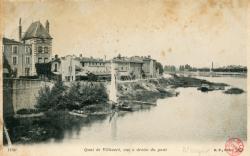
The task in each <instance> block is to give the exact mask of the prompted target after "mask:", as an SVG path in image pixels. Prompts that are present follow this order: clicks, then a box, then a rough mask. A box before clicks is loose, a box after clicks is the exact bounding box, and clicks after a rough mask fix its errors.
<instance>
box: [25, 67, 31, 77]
mask: <svg viewBox="0 0 250 156" xmlns="http://www.w3.org/2000/svg"><path fill="white" fill-rule="evenodd" d="M29 75H30V68H25V76H29Z"/></svg>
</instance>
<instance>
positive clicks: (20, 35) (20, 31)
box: [18, 18, 22, 42]
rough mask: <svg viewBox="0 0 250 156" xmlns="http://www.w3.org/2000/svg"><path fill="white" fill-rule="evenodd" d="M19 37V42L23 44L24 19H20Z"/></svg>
mask: <svg viewBox="0 0 250 156" xmlns="http://www.w3.org/2000/svg"><path fill="white" fill-rule="evenodd" d="M18 32H19V36H18V38H19V41H20V42H21V41H22V19H21V18H20V19H19V31H18Z"/></svg>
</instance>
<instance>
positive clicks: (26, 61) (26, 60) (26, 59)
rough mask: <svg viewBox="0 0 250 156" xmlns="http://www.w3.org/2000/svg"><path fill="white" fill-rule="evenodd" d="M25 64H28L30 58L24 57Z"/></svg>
mask: <svg viewBox="0 0 250 156" xmlns="http://www.w3.org/2000/svg"><path fill="white" fill-rule="evenodd" d="M25 63H26V64H30V57H29V56H26V58H25Z"/></svg>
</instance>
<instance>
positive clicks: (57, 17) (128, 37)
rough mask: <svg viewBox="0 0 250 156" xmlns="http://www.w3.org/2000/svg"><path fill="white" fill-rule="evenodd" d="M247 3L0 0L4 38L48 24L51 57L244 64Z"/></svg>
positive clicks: (233, 0)
mask: <svg viewBox="0 0 250 156" xmlns="http://www.w3.org/2000/svg"><path fill="white" fill-rule="evenodd" d="M247 3H248V0H82V1H76V0H75V1H72V0H71V1H69V0H68V1H65V0H64V1H63V0H53V1H46V0H40V1H32V0H26V1H21V2H20V1H19V2H18V1H15V0H4V1H2V8H3V9H2V15H3V16H2V17H3V20H2V22H3V23H2V24H3V25H2V26H3V35H4V37H8V38H13V39H18V22H19V18H22V29H23V33H24V31H26V30H27V28H28V27H29V25H30V24H31V23H32V22H35V21H39V20H40V22H41V23H43V24H45V21H46V20H49V22H50V34H51V36H52V37H53V47H52V48H53V50H52V52H53V54H58V55H59V56H64V55H68V54H75V55H77V56H78V55H79V54H82V55H83V56H85V57H89V56H93V57H100V58H104V56H107V58H111V57H114V56H117V55H118V54H121V55H124V56H132V55H140V56H141V55H143V56H147V55H151V57H152V58H154V59H156V60H158V61H159V62H161V63H162V64H163V65H181V64H190V65H192V66H196V67H205V66H211V63H212V62H214V67H216V66H225V65H230V64H235V65H246V64H247V59H246V58H247V42H246V41H247V35H246V33H247V23H246V22H247V19H246V15H247V7H246V6H247Z"/></svg>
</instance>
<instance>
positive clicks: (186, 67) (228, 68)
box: [164, 64, 247, 73]
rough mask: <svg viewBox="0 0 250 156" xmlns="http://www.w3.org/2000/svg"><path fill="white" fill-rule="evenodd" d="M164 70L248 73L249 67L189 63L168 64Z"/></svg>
mask: <svg viewBox="0 0 250 156" xmlns="http://www.w3.org/2000/svg"><path fill="white" fill-rule="evenodd" d="M164 71H167V72H175V71H191V72H197V71H200V72H210V71H213V72H241V73H246V72H247V67H246V66H236V65H229V66H225V67H218V68H213V69H211V68H208V67H204V68H196V67H192V66H190V65H188V64H186V65H181V66H179V67H176V66H174V65H166V66H165V67H164Z"/></svg>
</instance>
